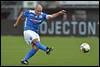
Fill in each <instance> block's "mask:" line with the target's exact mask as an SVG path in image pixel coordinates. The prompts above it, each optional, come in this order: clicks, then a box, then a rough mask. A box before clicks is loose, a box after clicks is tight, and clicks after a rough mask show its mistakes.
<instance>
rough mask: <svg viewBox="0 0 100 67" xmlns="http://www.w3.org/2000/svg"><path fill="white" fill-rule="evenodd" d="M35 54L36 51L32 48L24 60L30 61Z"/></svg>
mask: <svg viewBox="0 0 100 67" xmlns="http://www.w3.org/2000/svg"><path fill="white" fill-rule="evenodd" d="M35 53H36V50H35V49H33V48H32V49H31V50H30V51H29V52H28V53H27V54H26V56H25V57H24V59H23V60H28V59H29V58H31V57H32V56H33V55H34V54H35Z"/></svg>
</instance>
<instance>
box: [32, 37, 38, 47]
mask: <svg viewBox="0 0 100 67" xmlns="http://www.w3.org/2000/svg"><path fill="white" fill-rule="evenodd" d="M33 43H35V46H36V47H37V48H40V42H39V40H38V38H36V39H34V40H33Z"/></svg>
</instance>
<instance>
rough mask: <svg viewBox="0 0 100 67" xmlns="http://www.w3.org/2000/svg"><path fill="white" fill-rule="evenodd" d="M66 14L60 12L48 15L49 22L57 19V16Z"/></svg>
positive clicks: (62, 11)
mask: <svg viewBox="0 0 100 67" xmlns="http://www.w3.org/2000/svg"><path fill="white" fill-rule="evenodd" d="M65 12H66V11H65V10H61V11H59V12H57V13H54V14H51V15H48V17H47V20H50V19H53V18H55V17H57V16H59V15H64V14H65Z"/></svg>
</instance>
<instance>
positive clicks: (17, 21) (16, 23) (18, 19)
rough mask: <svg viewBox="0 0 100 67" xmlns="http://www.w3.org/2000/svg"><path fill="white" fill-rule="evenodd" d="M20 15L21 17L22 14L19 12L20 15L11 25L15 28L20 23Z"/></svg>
mask: <svg viewBox="0 0 100 67" xmlns="http://www.w3.org/2000/svg"><path fill="white" fill-rule="evenodd" d="M22 15H23V12H21V13H20V15H19V16H18V18H17V20H16V22H15V23H14V25H13V26H14V27H17V25H18V24H20V23H21V20H22Z"/></svg>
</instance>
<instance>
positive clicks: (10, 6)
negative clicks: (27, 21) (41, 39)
mask: <svg viewBox="0 0 100 67" xmlns="http://www.w3.org/2000/svg"><path fill="white" fill-rule="evenodd" d="M36 4H41V5H42V6H43V7H44V10H43V11H44V12H46V13H48V14H53V13H55V12H58V11H60V10H62V9H64V10H66V11H67V13H66V15H64V16H59V17H57V18H55V19H53V20H52V21H48V22H55V23H43V24H42V25H41V26H40V34H41V35H61V36H62V35H68V36H69V35H72V36H73V35H82V36H85V35H90V36H91V35H92V36H98V35H99V34H98V33H99V30H98V29H99V28H98V26H99V2H98V1H1V35H22V34H23V33H22V32H23V26H22V24H21V25H19V27H18V28H17V29H16V31H15V29H14V28H13V27H12V26H13V24H14V23H15V21H16V19H17V17H18V16H19V14H20V12H21V11H23V10H25V9H34V7H35V6H36ZM73 21H74V22H73ZM68 30H70V31H68Z"/></svg>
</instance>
